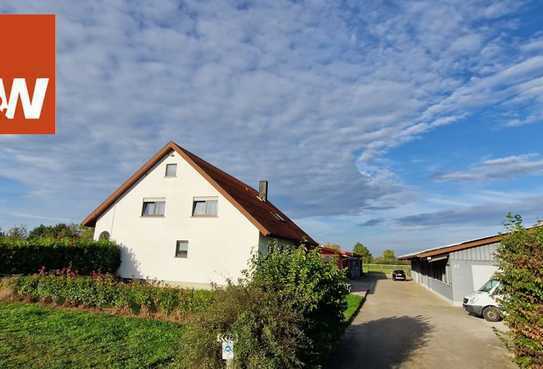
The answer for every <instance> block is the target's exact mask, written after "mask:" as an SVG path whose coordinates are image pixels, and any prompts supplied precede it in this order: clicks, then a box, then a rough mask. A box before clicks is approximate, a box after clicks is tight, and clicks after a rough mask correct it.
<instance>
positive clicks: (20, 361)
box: [0, 303, 183, 369]
mask: <svg viewBox="0 0 543 369" xmlns="http://www.w3.org/2000/svg"><path fill="white" fill-rule="evenodd" d="M182 334H183V328H182V327H181V326H179V325H176V324H173V323H166V322H160V321H154V320H145V319H138V318H127V317H120V316H115V315H109V314H105V313H88V312H79V311H73V310H61V309H54V308H46V307H42V306H39V305H34V304H21V303H15V304H11V303H9V304H7V303H0V368H2V369H13V368H18V369H19V368H20V369H23V368H24V369H34V368H44V369H60V368H99V369H108V368H127V369H128V368H157V369H158V368H171V367H172V364H173V363H172V362H173V360H174V357H175V355H176V354H179V353H180V351H179V343H180V341H181V336H182Z"/></svg>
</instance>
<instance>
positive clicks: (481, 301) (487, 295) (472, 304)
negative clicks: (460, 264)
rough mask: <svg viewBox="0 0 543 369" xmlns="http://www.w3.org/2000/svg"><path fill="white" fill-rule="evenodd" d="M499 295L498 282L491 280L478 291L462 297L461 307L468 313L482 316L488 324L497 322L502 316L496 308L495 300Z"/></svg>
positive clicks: (494, 279)
mask: <svg viewBox="0 0 543 369" xmlns="http://www.w3.org/2000/svg"><path fill="white" fill-rule="evenodd" d="M499 293H500V281H498V280H497V279H496V278H494V277H493V278H491V279H490V280H489V281H488V282H486V283H485V284H484V285H483V287H481V288H479V290H478V291H475V292H473V293H472V294H471V295H468V296H465V297H464V302H463V304H462V306H463V307H464V310H466V311H467V312H468V313H471V314H474V315H477V316H482V317H483V318H485V320H488V321H489V322H498V321H500V320H501V319H502V314H501V312H500V309H499V307H498V302H497V301H496V298H497V297H499Z"/></svg>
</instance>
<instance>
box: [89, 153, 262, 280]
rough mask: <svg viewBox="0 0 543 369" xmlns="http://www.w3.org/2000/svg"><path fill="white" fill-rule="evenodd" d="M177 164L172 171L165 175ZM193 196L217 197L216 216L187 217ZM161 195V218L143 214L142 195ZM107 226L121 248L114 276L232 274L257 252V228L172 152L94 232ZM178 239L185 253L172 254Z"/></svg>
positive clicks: (221, 277)
mask: <svg viewBox="0 0 543 369" xmlns="http://www.w3.org/2000/svg"><path fill="white" fill-rule="evenodd" d="M172 163H177V176H176V177H174V178H167V177H165V176H164V175H165V170H166V164H172ZM195 196H196V197H198V196H217V197H218V216H217V217H205V218H203V217H192V201H193V198H194V197H195ZM153 197H157V198H160V197H163V198H165V199H166V208H165V216H164V217H142V216H141V211H142V204H143V199H144V198H153ZM103 231H107V232H109V233H110V235H111V239H112V240H114V241H116V242H118V243H119V244H120V245H121V247H122V249H123V251H122V263H121V267H120V269H119V275H120V276H122V277H125V278H149V279H158V280H164V281H172V282H181V283H184V284H188V285H199V284H202V285H209V284H210V283H212V282H213V283H218V284H224V283H225V282H226V279H227V278H231V279H236V278H238V277H239V276H240V275H241V274H240V272H241V270H243V269H245V268H246V267H247V263H248V260H249V259H250V255H251V253H252V252H257V250H258V248H259V243H260V232H259V231H258V229H257V228H256V227H255V226H254V225H253V224H252V223H250V222H249V220H247V218H246V217H245V216H244V215H243V214H241V213H240V211H239V210H238V209H237V208H236V207H234V206H233V205H232V204H231V203H230V202H229V201H228V200H227V199H226V198H224V197H223V196H222V195H221V194H220V193H219V192H218V191H217V190H216V189H215V188H214V187H213V186H212V185H211V184H210V183H209V182H208V181H207V180H206V179H205V178H203V177H202V176H201V175H200V174H199V173H198V172H196V170H194V169H193V168H192V167H191V166H190V165H189V164H188V163H186V162H185V161H184V160H183V158H181V157H180V156H179V154H177V153H172V154H171V155H170V156H167V157H165V158H164V159H163V160H162V161H161V162H160V163H158V164H157V165H156V166H155V167H154V168H153V169H152V170H151V171H149V172H148V173H147V175H146V176H144V177H143V178H142V179H141V180H140V181H139V182H138V183H137V184H135V185H134V186H133V187H132V189H130V190H129V191H128V192H127V193H126V194H125V195H124V196H123V197H122V198H121V199H119V200H118V201H117V202H116V203H115V204H114V205H113V206H112V207H111V208H110V209H109V210H108V211H107V212H105V213H104V214H103V215H102V216H101V217H100V218H99V219H98V221H97V223H96V227H95V233H94V237H95V239H97V238H98V237H99V235H100V233H101V232H103ZM177 240H188V241H189V251H188V258H186V259H185V258H176V257H175V246H176V241H177Z"/></svg>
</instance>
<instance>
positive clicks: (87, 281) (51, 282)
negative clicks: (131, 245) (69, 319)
mask: <svg viewBox="0 0 543 369" xmlns="http://www.w3.org/2000/svg"><path fill="white" fill-rule="evenodd" d="M3 287H4V289H9V290H10V291H11V292H12V293H14V294H15V295H16V296H19V297H23V298H27V299H31V300H37V301H42V302H54V303H57V304H64V305H73V306H82V307H92V308H101V309H104V308H105V309H112V310H114V311H119V312H125V313H128V314H134V315H138V314H141V313H145V314H147V315H149V316H154V317H156V318H163V319H166V320H185V319H187V317H188V316H189V315H190V314H192V313H195V312H201V311H204V310H205V309H206V308H207V307H208V306H209V305H210V304H211V302H212V301H213V291H205V290H192V289H180V288H174V287H163V286H158V285H155V284H153V283H148V282H143V281H134V282H123V281H121V280H118V279H116V278H114V277H113V276H109V275H94V276H69V275H68V276H66V275H61V276H59V275H31V276H20V277H11V278H5V279H4V282H3Z"/></svg>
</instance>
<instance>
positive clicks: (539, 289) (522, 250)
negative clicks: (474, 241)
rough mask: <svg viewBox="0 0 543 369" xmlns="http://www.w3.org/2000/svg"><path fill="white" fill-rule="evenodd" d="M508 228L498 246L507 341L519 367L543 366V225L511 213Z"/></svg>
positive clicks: (499, 276)
mask: <svg viewBox="0 0 543 369" xmlns="http://www.w3.org/2000/svg"><path fill="white" fill-rule="evenodd" d="M508 231H509V233H508V234H507V235H506V236H505V237H504V239H503V240H502V241H501V245H500V247H499V248H498V260H499V267H500V273H498V278H499V279H500V281H501V288H502V292H503V296H504V297H503V299H502V301H501V308H502V310H503V311H504V313H505V314H504V316H505V322H506V323H507V325H508V326H509V328H510V331H509V340H508V344H509V347H510V348H511V349H512V351H513V353H514V354H515V361H516V362H517V364H518V365H519V366H520V367H522V368H543V228H542V227H537V228H532V229H525V228H524V227H523V226H522V219H521V218H520V216H515V217H511V216H509V227H508Z"/></svg>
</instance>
